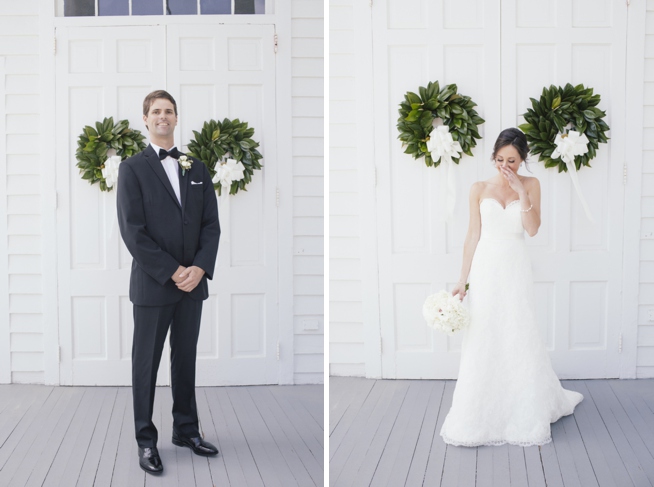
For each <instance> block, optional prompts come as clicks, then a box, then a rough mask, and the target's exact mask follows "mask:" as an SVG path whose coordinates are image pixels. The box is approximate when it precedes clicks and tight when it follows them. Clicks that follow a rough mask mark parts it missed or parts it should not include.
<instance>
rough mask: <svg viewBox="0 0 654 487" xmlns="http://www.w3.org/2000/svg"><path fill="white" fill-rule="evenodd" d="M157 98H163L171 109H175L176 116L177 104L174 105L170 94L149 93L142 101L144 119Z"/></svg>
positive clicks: (160, 92) (164, 92)
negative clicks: (170, 104)
mask: <svg viewBox="0 0 654 487" xmlns="http://www.w3.org/2000/svg"><path fill="white" fill-rule="evenodd" d="M159 98H164V99H166V100H168V101H169V102H170V103H172V104H173V108H174V109H175V115H177V103H175V99H174V98H173V96H172V95H171V94H170V93H168V92H167V91H164V90H156V91H153V92H152V93H150V94H149V95H148V96H146V97H145V100H143V115H145V116H146V117H147V116H148V113H149V112H150V107H151V106H152V104H153V103H154V100H157V99H159Z"/></svg>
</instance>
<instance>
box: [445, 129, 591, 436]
mask: <svg viewBox="0 0 654 487" xmlns="http://www.w3.org/2000/svg"><path fill="white" fill-rule="evenodd" d="M528 152H529V148H528V146H527V139H526V137H525V135H524V134H523V133H522V132H521V131H520V130H518V129H516V128H510V129H506V130H504V131H503V132H502V133H500V135H499V137H498V138H497V141H496V142H495V147H494V149H493V157H492V159H493V160H494V162H495V167H496V168H497V171H498V173H499V174H497V175H496V176H494V177H492V178H491V179H489V180H487V181H480V182H477V183H475V184H473V186H472V188H471V190H470V226H469V228H468V234H467V236H466V240H465V244H464V248H463V266H462V269H461V279H460V281H459V283H458V284H457V285H456V286H455V287H454V289H453V290H452V294H453V295H455V296H456V295H459V297H460V298H461V299H463V298H464V297H465V296H466V294H467V293H466V284H465V283H466V282H467V281H468V277H469V293H470V298H469V308H470V317H471V319H470V326H469V327H468V329H467V330H465V331H464V336H463V343H462V348H461V366H460V369H459V378H458V380H457V383H456V388H455V390H454V396H453V399H452V407H451V409H450V411H449V413H448V415H447V417H446V418H445V422H444V423H443V427H442V429H441V436H442V437H443V440H444V441H445V443H448V444H450V445H459V446H479V445H502V444H504V443H510V444H513V445H520V446H530V445H543V444H545V443H549V442H550V441H551V433H550V423H553V422H555V421H557V420H558V419H559V418H560V417H562V416H566V415H568V414H572V412H573V411H574V408H575V406H576V405H577V404H579V403H580V402H581V400H582V399H583V396H582V395H581V394H579V393H578V392H574V391H568V390H566V389H563V387H561V383H560V382H559V379H558V378H557V376H556V374H555V373H554V371H553V370H552V366H551V364H550V359H549V356H548V354H547V350H546V349H545V346H544V344H543V342H542V340H541V337H540V334H539V330H538V325H537V320H536V312H535V303H534V292H533V280H532V275H531V262H530V261H529V255H528V252H527V248H526V245H525V240H524V232H525V231H526V232H527V234H528V235H529V236H530V237H533V236H534V235H536V233H537V232H538V227H539V226H540V184H539V182H538V179H536V178H534V177H527V176H522V175H519V174H518V168H519V166H520V165H521V164H522V162H523V161H525V160H526V158H527V155H528Z"/></svg>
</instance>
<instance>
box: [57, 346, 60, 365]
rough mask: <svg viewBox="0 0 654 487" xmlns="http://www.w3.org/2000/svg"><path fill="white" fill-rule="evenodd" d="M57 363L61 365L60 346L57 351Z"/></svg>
mask: <svg viewBox="0 0 654 487" xmlns="http://www.w3.org/2000/svg"><path fill="white" fill-rule="evenodd" d="M57 363H58V364H60V363H61V345H59V349H58V350H57Z"/></svg>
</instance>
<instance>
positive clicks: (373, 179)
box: [372, 166, 377, 188]
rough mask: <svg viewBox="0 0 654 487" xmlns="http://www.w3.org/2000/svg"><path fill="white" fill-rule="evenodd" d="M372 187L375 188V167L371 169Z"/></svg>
mask: <svg viewBox="0 0 654 487" xmlns="http://www.w3.org/2000/svg"><path fill="white" fill-rule="evenodd" d="M372 187H373V188H376V187H377V167H376V166H375V167H373V168H372Z"/></svg>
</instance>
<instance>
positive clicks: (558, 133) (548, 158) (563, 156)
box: [519, 83, 609, 172]
mask: <svg viewBox="0 0 654 487" xmlns="http://www.w3.org/2000/svg"><path fill="white" fill-rule="evenodd" d="M530 100H531V106H532V108H529V109H527V112H526V113H524V114H523V117H524V118H525V121H526V122H527V123H524V124H522V125H520V126H519V128H520V130H522V131H523V132H524V133H525V135H526V136H527V142H528V143H529V150H530V152H531V153H532V154H538V158H539V160H541V161H543V162H544V163H545V167H557V166H558V169H559V172H562V171H568V169H570V168H571V165H572V164H573V162H574V169H573V170H577V171H578V170H579V169H581V166H588V167H590V161H591V160H592V159H593V158H594V157H595V155H596V154H597V150H598V148H599V143H600V142H602V143H606V142H608V140H609V139H608V137H607V136H606V132H607V131H608V130H609V126H608V125H607V124H606V122H605V121H604V120H602V119H603V118H604V117H605V116H606V112H604V111H602V110H600V109H599V108H597V105H598V104H599V102H600V95H593V88H585V87H584V85H582V84H580V85H577V86H572V85H571V84H570V83H568V84H566V85H565V87H564V88H561V87H560V86H554V85H551V86H550V87H549V88H547V87H545V88H543V93H542V94H541V96H540V99H539V100H535V99H534V98H530Z"/></svg>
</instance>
